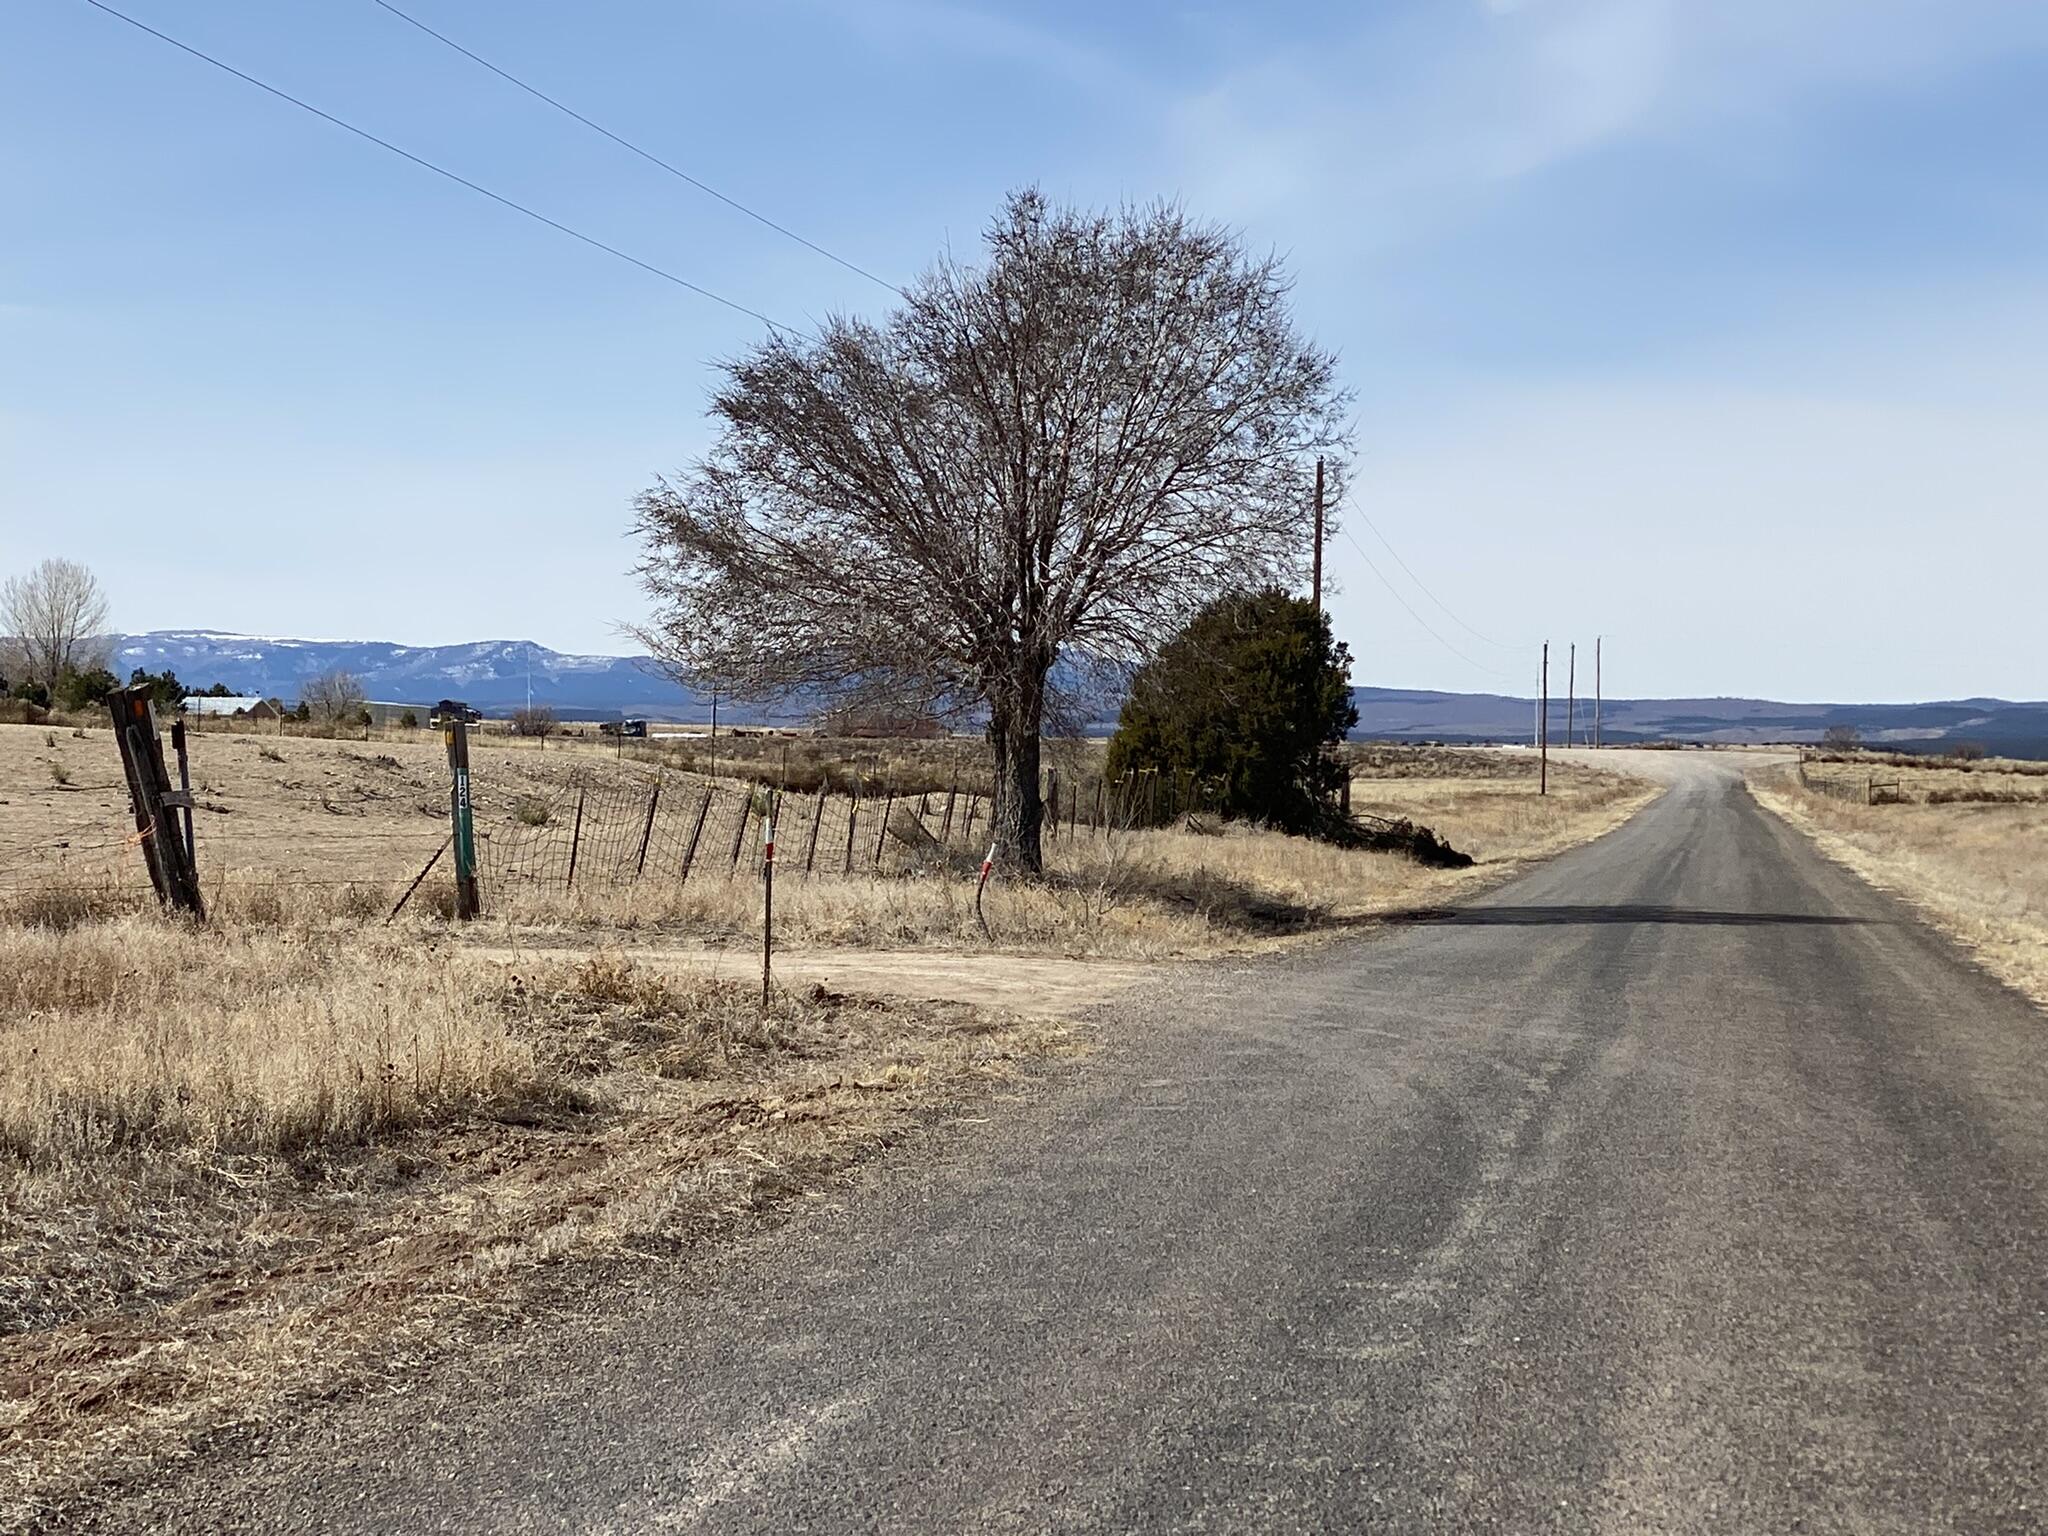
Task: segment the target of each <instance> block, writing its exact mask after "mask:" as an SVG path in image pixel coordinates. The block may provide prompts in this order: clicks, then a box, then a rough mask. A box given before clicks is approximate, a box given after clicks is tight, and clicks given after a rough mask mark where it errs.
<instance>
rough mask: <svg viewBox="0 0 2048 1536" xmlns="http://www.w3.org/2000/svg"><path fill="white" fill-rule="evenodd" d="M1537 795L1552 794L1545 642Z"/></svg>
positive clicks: (1547, 648)
mask: <svg viewBox="0 0 2048 1536" xmlns="http://www.w3.org/2000/svg"><path fill="white" fill-rule="evenodd" d="M1536 724H1537V731H1536V737H1537V747H1536V751H1537V769H1536V793H1537V794H1539V795H1547V794H1549V793H1550V642H1549V641H1548V640H1546V641H1544V642H1543V681H1542V684H1541V689H1540V693H1539V697H1538V702H1537V705H1536Z"/></svg>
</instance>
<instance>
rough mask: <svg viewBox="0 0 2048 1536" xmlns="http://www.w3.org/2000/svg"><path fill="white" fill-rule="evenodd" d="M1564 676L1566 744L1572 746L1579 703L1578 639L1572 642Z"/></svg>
mask: <svg viewBox="0 0 2048 1536" xmlns="http://www.w3.org/2000/svg"><path fill="white" fill-rule="evenodd" d="M1564 676H1565V684H1564V744H1565V745H1566V746H1570V745H1571V744H1572V727H1573V726H1574V725H1575V724H1577V721H1576V720H1575V719H1574V716H1575V715H1576V713H1577V710H1578V703H1579V642H1578V641H1576V640H1574V641H1573V642H1572V648H1571V660H1570V662H1569V663H1568V664H1567V665H1566V667H1565V674H1564Z"/></svg>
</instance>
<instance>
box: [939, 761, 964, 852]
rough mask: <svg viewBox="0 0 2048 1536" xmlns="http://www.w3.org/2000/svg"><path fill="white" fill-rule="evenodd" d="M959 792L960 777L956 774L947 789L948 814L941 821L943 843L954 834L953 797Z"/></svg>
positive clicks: (940, 832) (940, 835)
mask: <svg viewBox="0 0 2048 1536" xmlns="http://www.w3.org/2000/svg"><path fill="white" fill-rule="evenodd" d="M959 793H960V779H959V776H958V775H955V776H954V779H953V782H952V784H951V785H949V786H948V787H947V790H946V816H945V819H944V820H943V821H941V822H940V823H939V841H940V842H942V843H943V842H944V841H945V840H946V839H947V838H948V837H950V836H952V834H953V797H954V796H956V795H957V794H959Z"/></svg>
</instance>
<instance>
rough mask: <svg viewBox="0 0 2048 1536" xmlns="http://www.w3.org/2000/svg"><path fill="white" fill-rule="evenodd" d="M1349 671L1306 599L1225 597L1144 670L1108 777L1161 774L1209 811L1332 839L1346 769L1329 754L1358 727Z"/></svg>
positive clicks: (1114, 742) (1274, 592)
mask: <svg viewBox="0 0 2048 1536" xmlns="http://www.w3.org/2000/svg"><path fill="white" fill-rule="evenodd" d="M1350 673H1351V653H1350V650H1349V649H1348V648H1347V647H1345V646H1344V645H1341V644H1339V643H1338V642H1337V641H1336V640H1335V639H1334V638H1333V637H1332V636H1331V634H1330V621H1329V617H1328V615H1326V614H1323V613H1319V612H1317V611H1316V609H1315V608H1314V607H1313V606H1312V605H1311V604H1310V603H1309V602H1308V601H1307V600H1306V599H1304V598H1298V597H1289V596H1288V595H1287V594H1286V593H1284V592H1281V591H1279V590H1278V589H1274V588H1269V589H1267V590H1265V591H1262V592H1252V593H1244V594H1238V595H1233V596H1228V597H1222V598H1218V599H1216V600H1215V601H1213V602H1211V603H1210V604H1209V605H1208V607H1206V608H1204V609H1203V610H1202V611H1201V612H1200V613H1199V614H1197V615H1196V616H1195V618H1194V619H1193V621H1192V622H1190V623H1189V625H1188V627H1187V628H1186V629H1184V630H1182V631H1181V632H1180V634H1178V635H1176V636H1175V637H1174V638H1173V639H1172V640H1170V641H1169V642H1167V644H1166V647H1165V648H1164V649H1163V650H1161V651H1160V653H1159V654H1158V655H1157V656H1156V657H1154V658H1153V659H1152V660H1151V661H1149V662H1147V663H1146V664H1145V665H1144V666H1143V667H1142V668H1140V669H1139V672H1138V675H1137V677H1136V678H1135V679H1134V680H1133V682H1132V684H1131V693H1130V697H1129V698H1128V699H1126V700H1125V702H1124V707H1123V713H1122V714H1121V715H1120V716H1119V717H1118V720H1117V728H1116V734H1115V735H1114V736H1112V737H1111V738H1110V742H1109V762H1108V772H1109V776H1110V778H1111V779H1112V780H1115V779H1120V778H1121V777H1122V776H1123V775H1125V774H1127V773H1139V774H1143V773H1156V774H1157V775H1158V777H1159V779H1160V780H1161V781H1162V782H1163V783H1166V784H1170V785H1175V786H1182V787H1183V793H1182V794H1181V795H1180V796H1179V797H1178V798H1180V799H1183V800H1185V801H1188V802H1190V803H1192V804H1195V805H1200V806H1202V807H1203V808H1205V809H1213V810H1216V811H1220V812H1222V813H1223V814H1224V815H1226V816H1241V817H1248V818H1252V819H1255V820H1259V821H1263V822H1267V823H1269V824H1271V825H1273V826H1276V827H1279V828H1281V829H1283V830H1284V831H1288V832H1297V833H1330V832H1332V831H1333V830H1334V827H1335V824H1336V823H1337V822H1338V821H1340V820H1341V818H1340V817H1339V815H1338V813H1337V811H1336V809H1335V808H1334V806H1332V805H1331V803H1330V802H1331V797H1332V796H1334V795H1335V793H1336V792H1337V790H1338V788H1339V787H1340V786H1341V785H1342V783H1343V781H1344V769H1343V767H1342V765H1341V764H1339V763H1338V762H1336V761H1335V760H1334V759H1333V758H1332V757H1331V756H1330V755H1329V754H1327V753H1326V752H1325V751H1324V748H1325V747H1326V746H1328V745H1330V744H1332V743H1334V742H1339V741H1342V740H1343V739H1344V734H1345V732H1347V731H1348V730H1350V729H1351V727H1352V726H1354V725H1356V724H1357V723H1358V711H1357V709H1356V708H1355V707H1354V706H1353V705H1352V702H1351V684H1350Z"/></svg>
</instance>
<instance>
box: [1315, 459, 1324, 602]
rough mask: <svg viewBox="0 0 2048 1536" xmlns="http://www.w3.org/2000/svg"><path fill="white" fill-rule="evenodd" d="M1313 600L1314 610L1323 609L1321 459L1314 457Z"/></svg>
mask: <svg viewBox="0 0 2048 1536" xmlns="http://www.w3.org/2000/svg"><path fill="white" fill-rule="evenodd" d="M1314 601H1315V605H1316V612H1317V613H1321V612H1322V611H1323V461H1322V457H1321V456H1320V455H1318V456H1317V458H1316V575H1315V592H1314Z"/></svg>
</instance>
